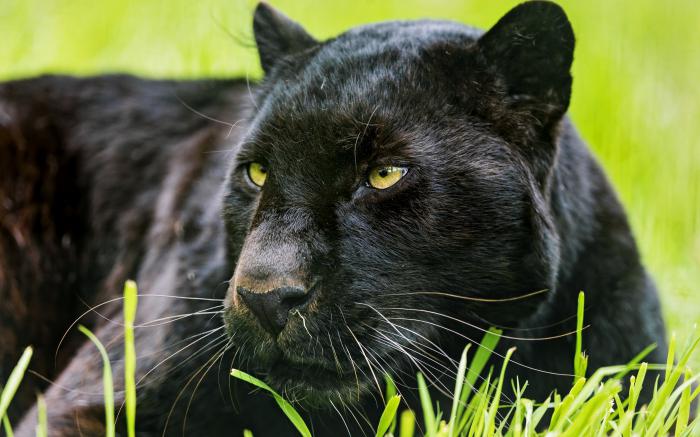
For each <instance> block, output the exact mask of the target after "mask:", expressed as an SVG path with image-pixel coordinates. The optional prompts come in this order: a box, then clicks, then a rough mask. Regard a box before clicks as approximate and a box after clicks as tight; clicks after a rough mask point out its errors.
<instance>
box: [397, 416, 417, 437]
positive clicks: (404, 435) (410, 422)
mask: <svg viewBox="0 0 700 437" xmlns="http://www.w3.org/2000/svg"><path fill="white" fill-rule="evenodd" d="M415 429H416V415H415V414H413V411H411V410H403V411H402V412H401V419H400V420H399V437H413V435H414V433H415Z"/></svg>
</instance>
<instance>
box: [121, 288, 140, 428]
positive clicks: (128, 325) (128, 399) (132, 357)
mask: <svg viewBox="0 0 700 437" xmlns="http://www.w3.org/2000/svg"><path fill="white" fill-rule="evenodd" d="M137 305H138V288H137V287H136V282H134V281H126V284H124V390H125V403H126V430H127V435H128V436H129V437H136V348H135V347H134V319H135V318H136V307H137Z"/></svg>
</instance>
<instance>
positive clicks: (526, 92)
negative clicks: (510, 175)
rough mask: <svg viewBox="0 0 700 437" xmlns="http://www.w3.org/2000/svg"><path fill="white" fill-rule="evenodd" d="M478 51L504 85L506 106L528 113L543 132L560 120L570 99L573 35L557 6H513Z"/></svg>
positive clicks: (532, 3) (541, 3)
mask: <svg viewBox="0 0 700 437" xmlns="http://www.w3.org/2000/svg"><path fill="white" fill-rule="evenodd" d="M478 48H479V50H480V52H481V53H482V54H483V55H484V57H485V58H486V60H487V62H488V63H489V64H490V65H492V66H493V67H495V69H496V71H497V73H498V74H499V75H500V77H501V79H502V80H503V81H504V86H505V88H506V93H507V101H508V104H509V105H510V106H513V107H516V108H517V109H525V110H528V111H529V112H531V113H532V115H534V116H535V118H536V119H537V120H538V121H539V123H540V124H541V125H542V126H544V127H551V126H552V124H553V123H557V122H558V121H559V119H561V117H562V116H563V115H564V113H565V112H566V110H567V108H568V106H569V99H570V97H571V73H570V68H571V63H572V61H573V55H574V32H573V30H572V28H571V24H570V23H569V20H568V19H567V17H566V14H565V13H564V10H563V9H562V8H561V7H560V6H558V5H557V4H555V3H551V2H548V1H530V2H527V3H522V4H520V5H518V6H516V7H515V8H513V9H511V10H510V12H508V13H507V14H506V15H505V16H503V18H501V19H500V20H499V21H498V23H496V24H495V25H494V26H493V27H492V28H491V29H490V30H489V31H488V32H486V34H484V35H483V36H482V37H481V38H480V39H479V41H478Z"/></svg>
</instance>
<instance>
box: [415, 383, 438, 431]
mask: <svg viewBox="0 0 700 437" xmlns="http://www.w3.org/2000/svg"><path fill="white" fill-rule="evenodd" d="M416 377H417V380H418V395H419V396H420V406H421V409H422V410H423V423H425V435H426V436H428V437H431V436H434V435H435V431H436V424H435V410H434V409H433V401H432V399H430V392H429V391H428V386H427V385H426V384H425V379H424V378H423V374H422V373H420V372H418V375H416Z"/></svg>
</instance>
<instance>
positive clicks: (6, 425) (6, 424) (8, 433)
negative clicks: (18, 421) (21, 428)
mask: <svg viewBox="0 0 700 437" xmlns="http://www.w3.org/2000/svg"><path fill="white" fill-rule="evenodd" d="M2 428H3V429H4V430H5V437H14V433H13V432H12V425H11V424H10V419H9V418H8V417H7V416H2Z"/></svg>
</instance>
